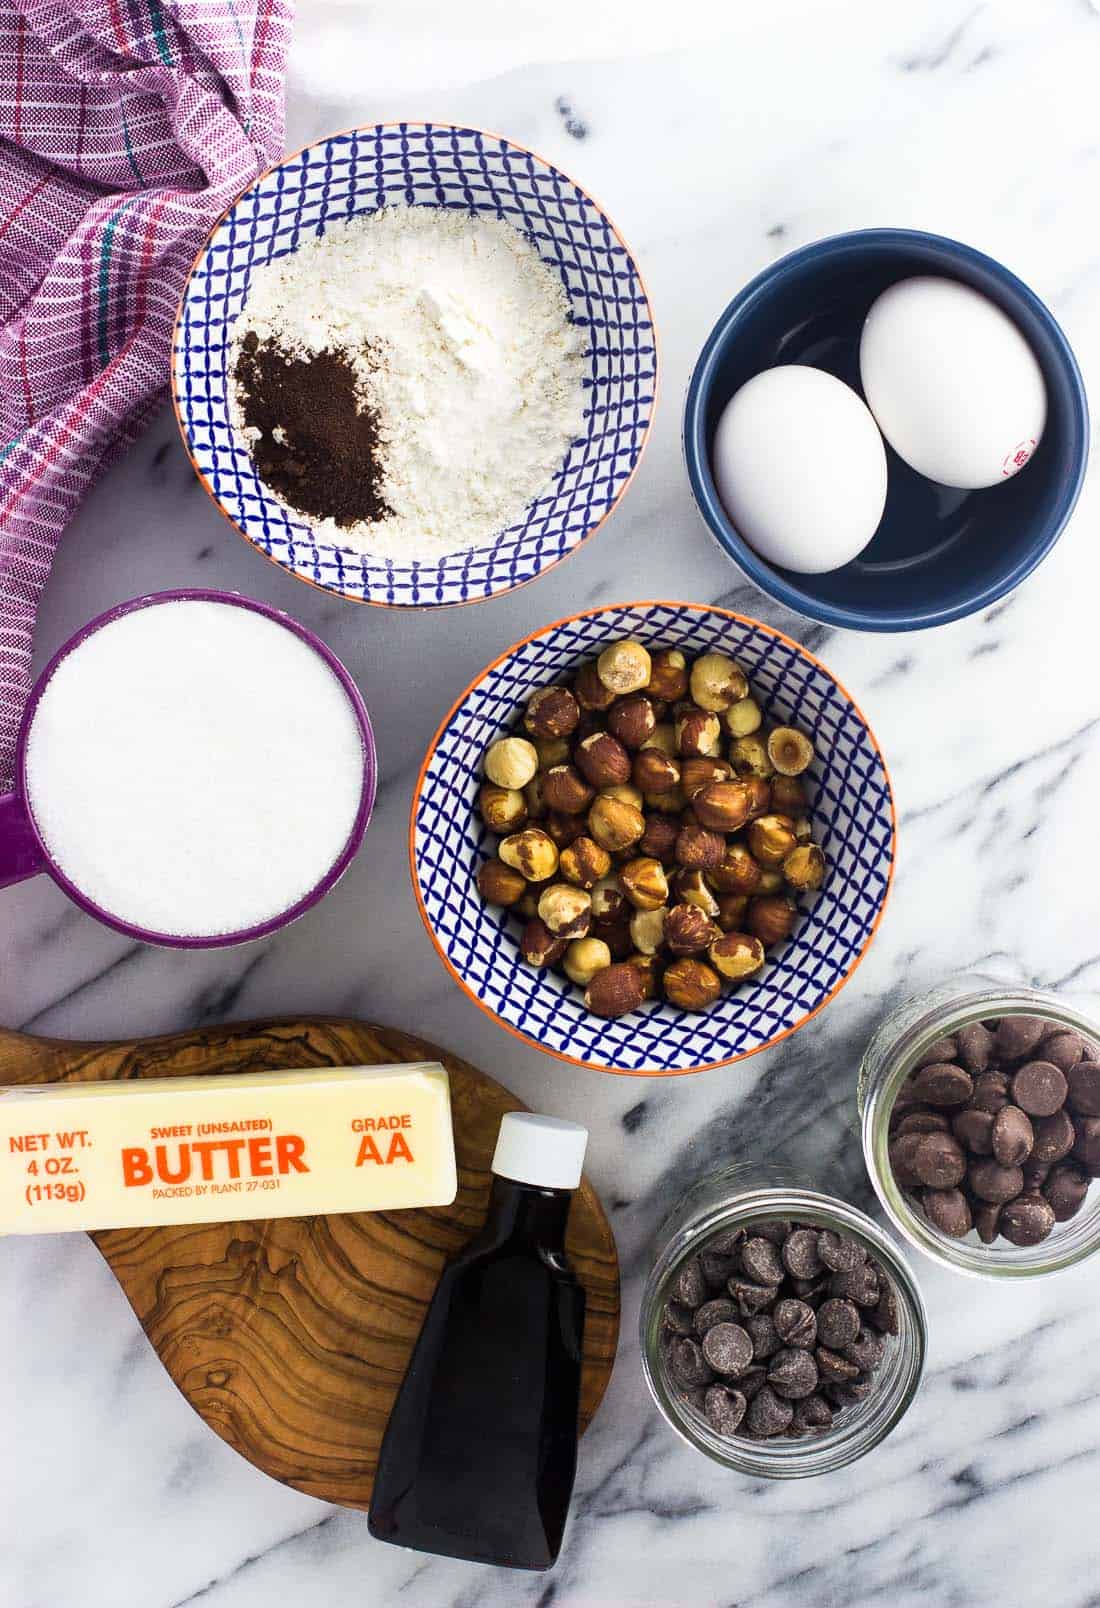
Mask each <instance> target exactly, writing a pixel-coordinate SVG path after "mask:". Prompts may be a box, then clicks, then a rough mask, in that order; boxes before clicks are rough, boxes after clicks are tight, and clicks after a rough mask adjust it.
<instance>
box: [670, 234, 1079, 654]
mask: <svg viewBox="0 0 1100 1608" xmlns="http://www.w3.org/2000/svg"><path fill="white" fill-rule="evenodd" d="M913 274H942V275H945V276H947V277H949V278H951V279H959V280H962V281H963V283H964V284H967V285H972V286H973V287H974V289H975V290H979V291H981V292H982V294H983V295H985V296H988V297H989V298H990V300H991V301H994V302H996V303H997V304H998V306H1000V307H1002V308H1003V309H1004V310H1005V312H1006V313H1007V314H1008V315H1009V317H1010V318H1012V319H1014V320H1015V322H1016V324H1017V325H1018V326H1019V328H1020V330H1021V331H1022V332H1023V334H1024V335H1025V336H1026V338H1027V340H1028V341H1029V342H1030V343H1031V346H1032V349H1033V350H1034V352H1035V355H1036V357H1037V358H1038V360H1039V363H1040V366H1041V367H1042V370H1043V374H1044V377H1045V379H1046V384H1047V401H1048V411H1047V425H1046V431H1045V433H1044V435H1043V439H1042V441H1041V443H1040V445H1039V449H1038V451H1037V452H1036V454H1035V456H1034V458H1033V459H1032V461H1031V462H1030V463H1029V464H1028V466H1027V468H1026V469H1024V470H1023V471H1022V472H1021V473H1020V474H1018V475H1015V476H1014V477H1013V478H1012V479H1011V480H1009V481H1007V482H1006V483H1005V484H1004V485H1000V486H994V487H991V488H990V489H988V490H985V491H969V492H968V491H957V490H952V489H950V488H948V487H946V486H938V485H935V484H934V483H933V482H932V481H930V480H926V479H924V477H923V476H922V475H918V474H917V473H916V471H915V470H913V469H910V468H909V466H908V465H907V464H906V463H903V462H902V460H901V459H900V458H899V457H898V455H897V453H896V452H894V451H893V449H892V448H891V447H890V446H889V445H887V448H886V452H887V458H888V460H889V472H890V482H889V491H888V494H887V499H886V511H885V513H884V514H883V518H882V524H881V525H880V526H879V529H878V531H877V533H876V535H875V537H874V540H873V541H872V542H871V543H870V545H869V546H868V547H866V548H865V549H864V551H863V552H862V553H861V554H860V555H859V557H858V558H855V559H853V560H852V561H851V563H849V564H845V565H844V567H843V568H842V569H838V570H833V571H832V572H830V573H829V574H826V575H797V574H795V573H794V572H793V571H791V570H784V569H778V568H777V567H776V566H774V565H772V564H769V563H767V562H766V561H765V560H764V559H762V558H761V557H760V556H759V555H758V554H757V553H755V552H754V551H753V549H752V548H751V547H750V546H749V545H748V544H747V543H746V542H745V541H743V540H742V539H741V537H740V536H739V534H738V533H737V531H736V530H735V529H734V527H733V526H732V525H731V523H730V521H729V518H728V517H727V515H726V512H725V510H724V508H723V507H722V504H721V501H720V500H719V497H718V492H717V489H716V487H715V484H714V476H713V474H712V473H711V463H710V451H711V443H712V441H713V439H714V430H715V426H716V424H717V422H718V419H719V417H720V416H721V413H722V409H723V408H724V407H725V405H726V403H727V402H728V401H729V399H730V397H731V396H732V395H733V394H734V392H735V391H736V390H738V388H739V387H740V386H742V385H743V384H744V383H745V381H746V380H748V379H751V378H752V376H753V375H754V374H758V373H759V372H760V370H761V369H766V368H771V367H772V366H773V365H774V364H777V363H808V364H811V365H813V366H814V367H815V368H823V369H827V370H828V371H829V372H830V373H831V374H835V375H837V376H838V378H840V379H842V380H844V381H846V382H847V384H849V385H851V386H853V387H854V388H855V390H856V391H857V392H859V393H860V395H862V389H861V386H860V383H859V339H860V334H861V332H862V329H863V321H864V319H865V317H866V315H867V313H868V311H869V310H870V307H871V304H872V302H874V300H875V298H876V297H877V296H878V295H879V294H880V293H881V292H882V291H883V290H885V289H886V288H887V286H888V285H892V284H894V283H895V282H896V281H897V280H899V279H907V278H909V277H910V276H911V275H913ZM1088 445H1089V418H1088V404H1087V402H1086V399H1085V388H1084V385H1083V383H1082V380H1081V374H1080V370H1079V369H1078V367H1077V362H1076V360H1075V358H1074V356H1073V352H1072V351H1071V350H1070V346H1069V343H1068V342H1067V340H1066V338H1065V336H1064V335H1063V333H1062V331H1061V330H1060V329H1059V327H1058V325H1057V323H1056V322H1055V320H1054V318H1053V317H1052V316H1051V314H1050V312H1049V311H1048V310H1047V308H1046V307H1044V305H1043V303H1042V302H1041V301H1040V300H1039V298H1038V297H1037V296H1036V295H1035V294H1034V292H1033V291H1031V290H1029V289H1028V287H1027V286H1026V285H1025V284H1023V282H1022V281H1021V280H1019V279H1017V278H1016V276H1015V275H1014V274H1011V273H1009V271H1008V269H1007V268H1003V267H1002V266H1001V265H1000V263H998V262H994V261H993V259H992V258H991V257H986V256H984V255H983V253H982V252H980V251H975V250H974V249H973V247H971V246H964V245H962V244H961V243H960V242H959V241H957V240H946V239H944V238H942V237H941V236H939V235H931V234H922V233H920V232H919V231H917V230H913V229H865V230H861V231H859V232H857V233H855V234H844V235H835V236H833V237H832V238H831V239H828V240H819V241H817V242H815V244H813V245H810V246H804V247H802V248H801V250H799V251H795V252H792V253H791V255H790V256H788V257H784V258H782V259H781V260H780V261H779V262H777V263H773V264H772V266H771V267H770V268H766V269H765V270H764V272H763V273H762V274H759V275H758V276H757V277H756V278H755V279H754V280H753V281H752V283H751V284H750V285H748V286H746V288H745V289H744V290H743V291H741V292H740V294H739V295H737V296H735V297H734V299H733V301H731V302H730V304H729V306H728V307H727V308H726V310H725V312H724V313H723V314H722V316H721V318H720V319H719V320H718V323H717V324H716V325H715V327H714V329H713V330H712V331H711V334H710V336H709V338H708V340H707V343H706V345H705V346H704V347H703V350H702V353H701V354H700V357H699V361H698V363H697V364H696V366H695V372H694V374H693V375H692V377H691V384H690V385H689V387H688V394H687V405H686V408H685V414H684V452H685V456H686V459H687V468H688V476H689V478H690V480H691V488H692V491H693V492H694V494H695V499H696V501H697V502H698V504H699V507H700V509H701V511H702V514H703V518H704V519H705V520H706V522H707V524H708V525H709V526H710V529H711V530H712V532H713V533H714V535H715V536H716V537H717V539H718V541H719V542H720V543H721V545H722V547H723V548H724V549H725V551H726V552H727V553H728V554H729V556H730V557H731V558H732V559H733V560H734V562H735V563H737V564H738V565H740V567H741V568H742V569H743V570H744V571H745V573H746V575H748V576H750V577H751V579H752V580H754V581H755V582H756V584H757V585H758V586H759V587H761V588H762V589H763V590H764V591H765V592H767V593H768V594H769V595H770V596H771V597H774V598H777V599H778V600H779V601H780V602H781V603H785V604H787V606H788V607H789V608H792V609H797V610H798V611H799V612H800V613H802V614H807V615H809V616H810V617H811V618H812V619H815V620H822V621H824V622H825V623H826V624H828V625H840V626H848V627H850V628H852V629H853V630H857V631H914V630H919V629H921V628H922V627H925V626H930V625H943V624H945V623H946V622H947V621H948V620H958V619H961V618H962V617H963V616H964V615H966V614H972V613H974V612H975V611H976V610H978V609H983V608H986V607H988V605H989V604H991V603H994V602H996V600H997V599H998V598H1000V597H1003V596H1004V595H1005V594H1006V593H1007V592H1011V591H1012V590H1013V588H1014V587H1016V586H1018V585H1019V584H1020V582H1021V581H1022V580H1023V579H1024V577H1025V576H1026V575H1029V574H1030V573H1031V571H1032V570H1033V569H1034V568H1035V566H1036V565H1037V564H1038V563H1039V562H1040V561H1041V560H1042V559H1043V558H1045V556H1046V554H1047V553H1048V552H1049V551H1050V549H1051V548H1052V547H1053V546H1054V543H1055V542H1056V541H1057V540H1058V537H1059V535H1060V534H1061V532H1062V529H1063V527H1064V526H1065V524H1066V521H1067V520H1068V519H1069V516H1070V514H1071V513H1072V511H1073V506H1074V504H1075V503H1076V501H1077V497H1078V494H1079V492H1080V490H1081V483H1082V481H1083V479H1084V475H1085V465H1086V463H1087V460H1088Z"/></svg>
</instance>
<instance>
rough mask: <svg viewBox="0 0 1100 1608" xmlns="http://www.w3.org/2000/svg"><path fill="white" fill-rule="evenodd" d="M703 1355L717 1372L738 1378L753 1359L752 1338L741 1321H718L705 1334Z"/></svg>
mask: <svg viewBox="0 0 1100 1608" xmlns="http://www.w3.org/2000/svg"><path fill="white" fill-rule="evenodd" d="M703 1356H704V1358H705V1359H706V1361H707V1362H708V1363H709V1364H710V1366H711V1367H712V1368H713V1369H714V1371H715V1373H720V1374H725V1375H726V1376H727V1377H728V1378H736V1376H737V1375H738V1374H742V1373H744V1371H745V1369H746V1368H747V1367H748V1366H749V1363H750V1362H751V1361H752V1340H751V1339H750V1338H749V1336H748V1334H747V1333H746V1331H745V1330H744V1329H742V1327H741V1325H740V1324H739V1323H716V1324H715V1325H714V1327H713V1329H708V1330H707V1332H706V1334H705V1335H704V1336H703Z"/></svg>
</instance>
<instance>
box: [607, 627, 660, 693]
mask: <svg viewBox="0 0 1100 1608" xmlns="http://www.w3.org/2000/svg"><path fill="white" fill-rule="evenodd" d="M651 663H652V661H651V660H650V657H649V652H648V650H647V649H646V648H644V647H643V646H642V644H641V643H640V642H635V641H634V640H633V639H630V638H628V639H627V640H626V641H623V642H612V643H611V645H610V646H609V647H606V648H605V649H604V650H603V652H602V653H601V654H600V656H599V658H598V659H597V660H596V673H597V674H598V676H599V678H600V680H601V681H602V682H603V684H604V686H605V687H610V689H611V691H612V692H613V693H614V694H615V696H616V698H622V697H623V696H624V695H625V694H626V693H628V692H640V691H641V689H642V688H643V687H644V686H646V685H647V684H648V682H649V672H650V668H651Z"/></svg>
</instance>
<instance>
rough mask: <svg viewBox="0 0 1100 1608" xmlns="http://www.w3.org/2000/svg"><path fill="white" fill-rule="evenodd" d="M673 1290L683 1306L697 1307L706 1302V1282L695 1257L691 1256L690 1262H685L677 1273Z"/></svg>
mask: <svg viewBox="0 0 1100 1608" xmlns="http://www.w3.org/2000/svg"><path fill="white" fill-rule="evenodd" d="M674 1289H675V1292H676V1299H677V1300H678V1301H682V1302H683V1303H684V1305H685V1306H689V1307H697V1306H699V1305H700V1304H701V1303H702V1302H703V1301H705V1300H706V1298H707V1281H706V1279H705V1278H704V1277H703V1270H702V1268H701V1267H700V1266H699V1258H698V1257H697V1256H693V1257H692V1259H691V1261H690V1262H685V1263H684V1265H683V1267H682V1268H681V1269H680V1271H679V1273H677V1275H676V1283H675V1286H674Z"/></svg>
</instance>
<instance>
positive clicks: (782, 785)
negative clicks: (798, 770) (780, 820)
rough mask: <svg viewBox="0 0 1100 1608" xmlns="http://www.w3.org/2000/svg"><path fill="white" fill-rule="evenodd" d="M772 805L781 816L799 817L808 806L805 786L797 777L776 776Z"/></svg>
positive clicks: (773, 779) (773, 782) (773, 783)
mask: <svg viewBox="0 0 1100 1608" xmlns="http://www.w3.org/2000/svg"><path fill="white" fill-rule="evenodd" d="M772 804H773V805H774V806H775V808H776V809H777V810H778V811H779V812H780V814H781V815H799V814H800V813H801V812H802V811H803V810H804V809H805V808H806V804H807V799H806V788H805V786H804V784H803V783H802V782H801V781H800V780H799V778H798V777H797V776H774V777H773V778H772Z"/></svg>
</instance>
